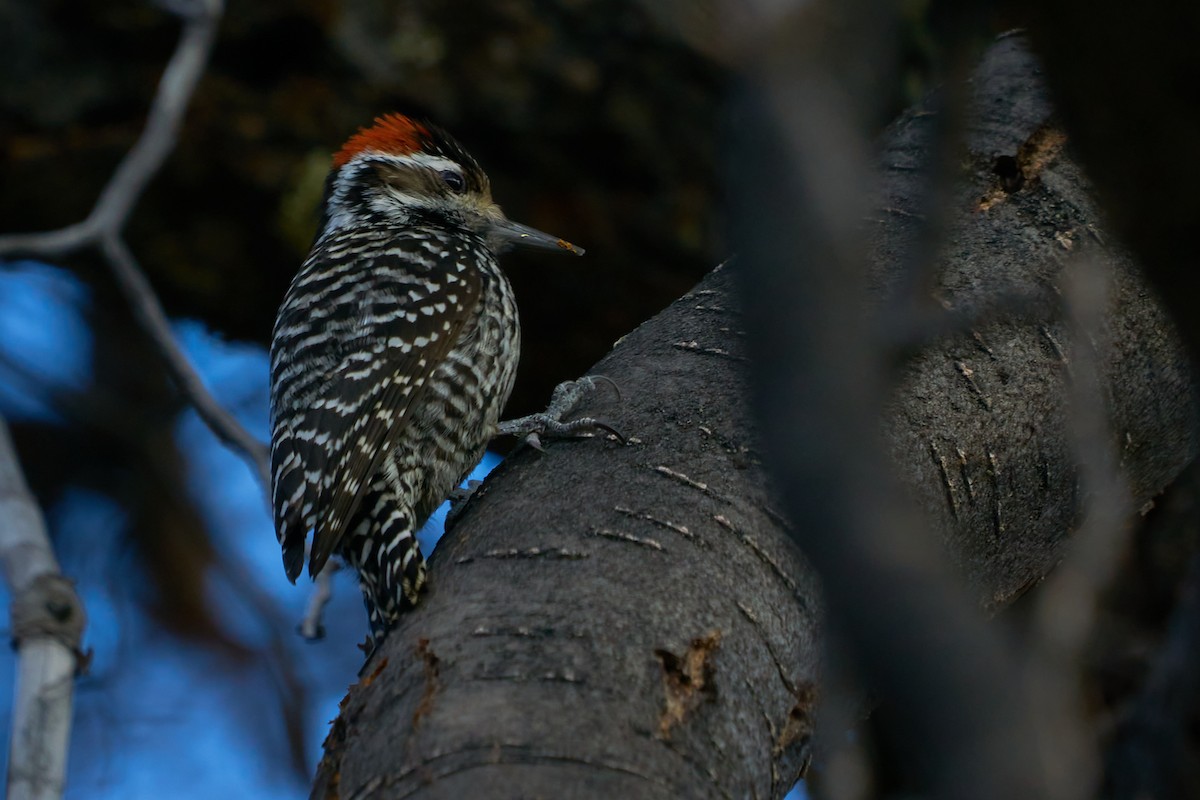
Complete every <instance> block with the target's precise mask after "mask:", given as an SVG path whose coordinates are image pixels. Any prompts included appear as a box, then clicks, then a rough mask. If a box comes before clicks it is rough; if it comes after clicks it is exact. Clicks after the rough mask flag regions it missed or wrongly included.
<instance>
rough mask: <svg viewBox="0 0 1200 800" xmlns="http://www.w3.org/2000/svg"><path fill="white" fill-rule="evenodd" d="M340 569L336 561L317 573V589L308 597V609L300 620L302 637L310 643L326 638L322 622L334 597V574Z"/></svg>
mask: <svg viewBox="0 0 1200 800" xmlns="http://www.w3.org/2000/svg"><path fill="white" fill-rule="evenodd" d="M338 569H339V566H338V563H337V562H336V561H327V562H325V566H324V567H322V568H321V571H320V572H318V573H317V577H316V578H314V579H313V580H315V581H316V583H317V587H316V589H314V590H313V593H312V594H311V595H309V597H308V607H307V608H306V609H305V612H304V619H302V620H300V629H299V630H300V635H301V636H303V637H304V638H305V639H308V640H310V641H312V640H316V639H323V638H324V637H325V625H324V624H323V623H322V622H321V619H322V617H323V616H324V614H325V606H327V605H328V604H329V600H330V599H331V598H332V597H333V573H335V572H337V571H338Z"/></svg>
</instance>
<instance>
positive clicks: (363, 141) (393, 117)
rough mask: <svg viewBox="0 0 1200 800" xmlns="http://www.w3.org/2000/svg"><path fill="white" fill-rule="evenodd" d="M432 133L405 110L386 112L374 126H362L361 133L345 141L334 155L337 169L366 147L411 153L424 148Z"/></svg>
mask: <svg viewBox="0 0 1200 800" xmlns="http://www.w3.org/2000/svg"><path fill="white" fill-rule="evenodd" d="M428 137H429V129H428V128H426V127H425V126H424V125H422V124H420V123H419V122H414V121H413V120H411V119H409V118H408V117H406V116H404V115H403V114H385V115H383V116H382V117H376V118H375V121H374V122H373V123H371V125H370V127H367V128H360V129H359V131H358V133H356V134H354V135H353V136H351V137H350V139H349V140H348V141H347V142H346V143H345V144H344V145H342V149H341V150H338V151H337V153H335V154H334V156H333V167H334V169H341V168H342V167H344V166H345V165H346V164H347V163H349V161H350V159H352V158H354V157H355V156H356V155H358V154H359V153H361V152H363V151H365V150H379V151H381V152H384V153H395V154H396V155H407V154H408V153H415V152H417V151H418V150H420V149H421V147H422V143H423V141H424V140H425V139H427V138H428Z"/></svg>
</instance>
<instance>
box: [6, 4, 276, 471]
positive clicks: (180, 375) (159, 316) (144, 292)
mask: <svg viewBox="0 0 1200 800" xmlns="http://www.w3.org/2000/svg"><path fill="white" fill-rule="evenodd" d="M165 7H167V8H169V10H171V11H173V12H175V13H178V14H180V16H182V17H183V18H184V20H185V24H184V28H183V33H182V35H181V36H180V40H179V45H178V46H177V47H176V49H175V52H174V54H173V55H172V56H171V60H170V61H169V62H168V63H167V66H166V69H164V70H163V76H162V79H161V80H160V81H159V84H158V92H157V94H156V95H155V98H154V103H153V104H152V106H151V108H150V114H149V117H148V119H147V121H146V127H145V129H144V130H143V131H142V135H141V136H140V137H139V138H138V141H137V142H136V143H135V144H134V146H133V147H132V148H131V149H130V151H129V152H128V153H127V154H126V156H125V158H124V159H122V161H121V163H120V164H119V165H118V166H117V169H116V171H115V172H114V173H113V176H112V178H111V179H110V180H109V182H108V184H107V185H106V186H105V187H104V189H103V190H102V191H101V192H100V196H99V198H97V200H96V204H95V205H94V206H93V207H92V211H91V213H89V214H88V216H87V219H85V220H83V221H82V222H79V223H76V224H74V225H69V226H67V227H65V228H60V229H59V230H55V231H47V232H44V233H30V234H13V235H8V236H0V257H12V256H18V255H20V256H35V257H40V258H54V257H59V256H64V255H67V254H69V253H72V252H75V251H77V250H81V249H83V248H86V247H94V248H96V249H98V250H99V251H100V253H101V254H102V255H103V256H104V258H105V260H106V261H107V262H108V264H109V266H110V268H111V269H112V271H113V276H114V277H115V278H116V280H117V283H118V285H119V286H120V287H121V291H122V292H123V293H124V294H125V298H126V299H127V300H128V301H129V305H130V306H131V308H132V310H133V312H134V316H135V317H137V319H138V322H140V323H141V325H142V328H143V329H144V330H145V331H146V333H147V334H149V336H150V338H151V339H152V340H153V341H154V343H155V345H156V346H157V347H158V350H159V353H160V354H161V355H162V357H163V360H164V361H165V362H166V365H167V369H168V370H169V372H170V374H171V376H172V378H173V379H174V380H175V383H176V385H177V386H178V387H179V390H180V391H181V392H183V394H184V395H185V396H186V397H187V398H188V399H189V400H190V401H191V403H192V405H193V406H195V408H196V411H197V412H198V413H199V415H200V418H201V419H202V420H204V423H205V424H206V425H208V427H209V428H210V429H211V430H212V432H213V433H214V434H215V435H216V436H217V438H218V439H220V440H221V441H222V442H223V443H224V444H225V445H226V446H227V447H230V448H232V449H234V450H236V451H239V452H241V453H242V454H243V455H244V456H245V457H246V458H247V459H248V460H249V461H250V462H251V464H253V466H254V468H255V470H256V471H257V473H258V478H259V480H260V481H261V482H262V484H263V486H264V487H269V486H270V471H269V469H268V466H267V465H268V453H267V448H266V447H265V446H264V445H263V444H262V443H261V442H259V441H258V440H257V439H255V438H254V437H253V436H251V435H250V433H249V432H247V431H246V429H245V428H243V427H242V426H241V425H240V424H239V423H238V422H237V420H236V419H234V418H233V416H232V415H231V414H230V413H229V412H228V411H226V410H225V409H224V408H222V407H221V405H220V404H219V403H218V402H217V401H216V399H215V398H213V396H212V394H211V393H209V391H208V389H207V388H205V386H204V382H203V381H202V380H201V379H200V376H199V375H198V374H197V373H196V371H195V369H194V368H193V367H192V365H191V363H190V362H189V361H188V359H187V356H185V355H184V353H183V351H182V350H181V349H180V347H179V344H178V342H177V341H176V340H175V337H174V335H173V334H172V333H171V327H170V324H169V322H168V321H167V315H166V313H165V312H164V311H163V308H162V304H161V303H160V302H159V300H158V297H157V296H156V295H155V293H154V289H153V288H152V287H151V286H150V282H149V281H148V280H147V279H146V276H145V274H143V272H142V271H141V269H140V268H139V267H138V264H137V261H136V260H135V259H134V257H133V254H132V253H131V252H130V251H129V248H128V246H127V245H126V244H125V241H124V239H123V238H122V235H121V234H122V232H123V231H124V229H125V225H126V223H127V222H128V220H129V215H130V214H131V212H132V211H133V207H134V205H135V204H136V203H137V201H138V199H139V198H140V197H141V195H142V193H143V192H144V191H145V189H146V186H147V185H148V184H149V183H150V181H151V180H152V179H153V177H154V176H155V175H156V174H157V173H158V171H159V169H161V167H162V165H163V162H164V161H166V159H167V156H169V155H170V153H171V151H172V150H174V148H175V142H176V140H177V139H178V137H179V129H180V126H181V125H182V123H183V116H184V113H185V112H186V110H187V106H188V103H189V101H190V100H191V97H192V94H193V93H194V92H195V89H196V85H197V83H198V82H199V81H200V77H201V76H202V75H203V74H204V67H205V65H206V64H207V62H208V56H209V53H210V51H211V50H212V45H213V41H214V39H215V36H216V31H217V26H218V24H219V22H220V20H221V16H222V14H223V12H224V3H223V0H185V1H184V2H173V3H170V4H166V5H165Z"/></svg>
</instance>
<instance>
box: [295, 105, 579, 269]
mask: <svg viewBox="0 0 1200 800" xmlns="http://www.w3.org/2000/svg"><path fill="white" fill-rule="evenodd" d="M364 223H368V224H384V225H387V224H391V225H396V226H409V225H421V224H429V225H435V226H436V225H461V226H463V227H466V228H469V229H471V230H474V231H476V232H477V233H479V234H480V235H481V236H483V237H484V238H485V239H486V241H487V242H488V245H489V246H490V247H491V248H492V249H493V250H495V251H497V252H499V251H501V250H505V249H507V248H508V247H511V246H513V245H526V246H530V247H539V248H543V249H553V250H565V251H567V252H570V253H575V254H577V255H583V249H582V248H579V247H575V246H574V245H573V244H571V243H570V242H566V241H564V240H562V239H559V238H557V237H555V236H551V235H549V234H546V233H542V232H541V231H539V230H535V229H534V228H530V227H527V226H525V225H520V224H518V223H515V222H512V221H511V220H509V219H508V218H507V217H505V216H504V212H503V211H501V210H500V206H498V205H496V203H495V202H494V201H493V200H492V189H491V184H490V182H489V181H488V177H487V175H486V174H485V173H484V171H483V170H482V169H480V167H479V164H478V163H476V161H475V159H474V158H472V157H471V155H470V154H469V153H468V152H467V151H466V150H464V149H463V147H462V145H460V144H459V143H458V142H456V141H455V140H454V139H453V138H451V136H450V135H449V134H448V133H446V132H445V131H443V130H441V129H440V128H438V127H436V126H434V125H430V124H428V123H424V122H416V121H414V120H412V119H410V118H408V117H405V116H402V115H400V114H388V115H385V116H382V117H379V118H377V119H376V120H375V122H374V123H373V124H371V125H370V126H369V127H366V128H362V129H361V130H359V132H358V133H356V134H355V135H354V136H351V137H350V139H349V141H347V142H346V144H344V145H343V146H342V149H341V150H339V151H338V152H337V153H336V154H335V155H334V157H333V171H332V172H331V173H330V175H329V181H328V183H327V185H326V191H325V204H324V209H323V213H322V216H321V226H320V229H319V233H318V238H324V237H326V236H328V235H329V234H330V233H332V232H334V231H337V230H339V229H342V228H346V227H350V226H354V225H359V224H364Z"/></svg>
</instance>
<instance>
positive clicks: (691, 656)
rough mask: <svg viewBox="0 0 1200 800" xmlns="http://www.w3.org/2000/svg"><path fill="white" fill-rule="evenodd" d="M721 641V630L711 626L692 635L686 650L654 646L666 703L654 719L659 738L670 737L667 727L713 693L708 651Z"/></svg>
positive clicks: (676, 722)
mask: <svg viewBox="0 0 1200 800" xmlns="http://www.w3.org/2000/svg"><path fill="white" fill-rule="evenodd" d="M720 645H721V632H720V631H719V630H711V631H709V632H708V633H706V634H704V635H703V636H698V637H696V638H695V639H692V643H691V645H690V646H689V647H688V649H687V652H686V653H684V654H683V655H682V656H677V655H675V654H674V653H672V652H670V651H669V650H655V651H654V655H655V656H657V657H658V660H659V662H660V663H661V664H662V671H663V691H664V692H665V694H666V705H665V706H664V708H663V712H662V715H661V716H660V717H659V720H658V736H659V738H660V739H670V738H671V728H673V727H674V726H676V725H678V724H679V723H681V722H683V720H684V718H685V717H687V715H688V714H690V713H691V712H692V711H694V710H695V709H696V708H697V707H698V706H699V705H700V704H701V703H703V702H704V701H705V700H709V699H711V698H712V697H713V696H714V695H715V694H716V685H715V683H714V682H713V677H714V676H713V666H712V660H711V657H712V654H713V653H715V652H716V651H717V648H718V647H720Z"/></svg>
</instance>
